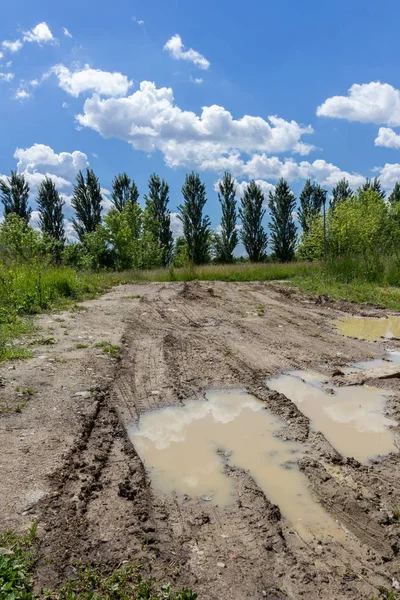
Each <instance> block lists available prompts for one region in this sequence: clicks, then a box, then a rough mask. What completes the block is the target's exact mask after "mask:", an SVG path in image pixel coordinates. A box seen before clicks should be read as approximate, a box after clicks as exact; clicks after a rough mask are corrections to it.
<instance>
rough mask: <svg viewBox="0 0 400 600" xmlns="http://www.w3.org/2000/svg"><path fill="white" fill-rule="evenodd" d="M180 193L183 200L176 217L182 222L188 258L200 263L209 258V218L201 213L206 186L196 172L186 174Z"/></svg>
mask: <svg viewBox="0 0 400 600" xmlns="http://www.w3.org/2000/svg"><path fill="white" fill-rule="evenodd" d="M182 195H183V198H184V202H183V204H180V205H179V206H178V210H179V212H180V214H179V215H178V217H179V219H180V220H181V221H182V224H183V235H184V238H185V241H186V245H187V253H188V258H189V260H190V261H191V262H192V263H194V264H195V265H201V264H203V263H205V262H207V261H208V259H209V250H210V237H211V228H210V218H209V217H208V216H207V215H206V216H204V215H203V209H204V206H205V204H206V202H207V197H206V187H205V185H204V183H202V182H201V180H200V176H199V175H198V173H194V172H192V173H189V174H188V175H186V178H185V183H184V184H183V186H182Z"/></svg>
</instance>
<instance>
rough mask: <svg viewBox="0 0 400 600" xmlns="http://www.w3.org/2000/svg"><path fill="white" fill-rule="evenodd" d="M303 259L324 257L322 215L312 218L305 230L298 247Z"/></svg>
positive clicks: (299, 256) (298, 253)
mask: <svg viewBox="0 0 400 600" xmlns="http://www.w3.org/2000/svg"><path fill="white" fill-rule="evenodd" d="M297 256H298V258H300V259H301V260H322V259H323V257H324V222H323V219H322V215H320V214H316V215H313V216H312V218H310V220H309V222H308V226H307V229H306V230H304V231H303V234H302V236H301V242H300V244H299V246H298V248H297Z"/></svg>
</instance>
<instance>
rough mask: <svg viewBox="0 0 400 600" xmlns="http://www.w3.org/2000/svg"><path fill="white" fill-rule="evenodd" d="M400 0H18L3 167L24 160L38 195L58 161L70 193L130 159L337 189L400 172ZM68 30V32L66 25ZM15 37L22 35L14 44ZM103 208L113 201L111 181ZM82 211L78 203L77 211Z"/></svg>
mask: <svg viewBox="0 0 400 600" xmlns="http://www.w3.org/2000/svg"><path fill="white" fill-rule="evenodd" d="M399 18H400V5H399V3H398V2H396V1H394V0H391V1H388V0H387V1H381V2H379V3H378V2H372V1H371V0H369V2H365V0H364V2H361V1H359V0H350V1H349V0H347V1H346V2H344V1H342V0H336V2H334V3H325V2H320V1H319V2H316V1H314V0H312V1H311V0H304V1H303V2H295V1H294V0H292V1H287V0H286V1H285V0H283V1H280V2H279V3H278V2H267V1H261V0H258V1H256V0H248V1H247V2H245V3H243V2H238V1H237V0H230V1H229V2H228V1H227V0H218V2H215V0H214V2H211V0H203V2H202V3H201V4H200V3H194V2H188V1H187V0H186V1H183V0H164V1H161V0H147V1H146V2H142V1H137V2H127V1H124V0H119V1H118V2H115V3H113V4H111V3H109V2H104V1H102V0H100V1H98V2H94V1H92V0H86V1H83V2H82V0H81V1H80V2H77V1H76V0H71V1H70V2H68V3H65V4H64V3H55V2H49V1H44V0H36V1H35V2H28V1H23V2H20V3H18V4H15V3H11V2H8V3H7V5H6V6H5V7H3V11H2V20H1V24H0V52H2V54H3V56H2V57H1V58H0V174H2V175H7V174H8V173H9V172H10V170H11V169H15V168H18V169H19V171H21V172H24V173H25V174H26V176H27V178H28V181H29V182H30V184H31V189H32V206H33V207H34V196H35V194H36V189H37V185H38V184H39V183H40V181H41V179H42V178H43V176H44V175H45V174H49V175H51V176H53V177H54V179H55V181H56V182H57V184H58V185H59V187H60V192H61V193H62V194H63V195H64V197H65V199H66V202H67V205H68V202H70V196H71V193H72V182H73V181H74V178H75V175H76V171H77V169H78V168H84V167H85V166H87V165H88V164H89V165H90V166H91V167H92V168H93V169H94V170H95V172H96V174H97V175H98V176H99V178H100V181H101V185H102V187H103V188H104V190H109V189H110V187H111V180H112V177H113V176H114V175H115V174H116V173H118V172H120V171H126V172H127V173H128V174H129V175H130V176H131V177H133V178H134V179H135V180H136V182H137V184H138V187H139V190H140V192H141V195H142V196H143V194H144V193H145V192H146V184H147V179H148V176H149V174H150V173H152V172H157V173H158V174H159V175H160V176H162V177H164V178H165V179H166V180H167V181H168V182H169V184H170V190H171V194H170V196H171V210H172V211H174V212H175V211H176V207H177V205H178V204H179V203H180V202H181V194H180V188H181V185H182V183H183V180H184V176H185V173H186V172H188V171H190V170H192V169H194V170H196V171H198V172H200V173H201V176H202V178H203V179H204V181H205V182H206V184H207V190H208V204H207V212H208V213H209V214H210V216H211V219H212V223H213V225H214V226H215V227H216V226H217V225H218V223H219V219H220V210H219V204H218V200H217V195H216V192H215V191H214V187H215V183H216V182H217V181H218V179H219V177H220V176H221V173H223V171H224V169H229V170H231V171H232V173H233V175H234V176H235V177H236V179H237V181H238V184H239V186H238V194H240V193H241V192H242V191H243V189H244V188H245V185H246V182H248V181H249V180H250V179H252V178H254V179H256V180H257V181H260V182H262V183H261V185H262V186H263V189H264V191H265V192H266V193H267V192H268V190H269V189H271V188H272V186H273V184H274V183H276V181H277V179H278V178H279V177H281V176H283V177H285V178H287V179H288V180H289V182H290V185H291V186H292V188H293V190H294V191H295V193H296V195H298V194H299V193H300V191H301V188H302V185H303V184H304V180H305V178H306V177H310V178H312V179H314V180H316V181H318V182H319V183H320V184H321V185H323V186H324V187H326V188H327V189H330V188H331V187H332V185H334V184H335V183H336V182H337V181H338V179H340V178H341V177H342V176H343V175H345V176H347V177H348V178H349V180H350V183H351V184H352V186H353V187H356V186H357V185H359V184H360V183H361V182H362V180H363V178H364V177H366V176H369V177H371V176H375V175H377V176H380V177H381V179H382V183H383V185H384V186H385V188H387V189H388V190H390V189H391V188H392V187H393V185H394V183H395V181H397V180H399V181H400V164H399V162H400V160H399V151H400V91H399V88H400V75H399V73H398V58H399V49H400V48H399V47H400V39H399V36H398V31H397V29H398V25H397V24H398V22H399ZM64 28H66V30H67V31H66V32H65V31H64ZM8 42H11V43H8ZM104 206H105V210H107V207H108V206H109V202H108V201H107V192H105V202H104ZM66 213H67V216H68V217H69V216H71V210H70V208H68V206H67V208H66Z"/></svg>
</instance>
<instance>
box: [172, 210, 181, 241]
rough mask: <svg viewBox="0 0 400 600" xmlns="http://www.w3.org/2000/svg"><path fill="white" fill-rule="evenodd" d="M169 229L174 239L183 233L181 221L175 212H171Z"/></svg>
mask: <svg viewBox="0 0 400 600" xmlns="http://www.w3.org/2000/svg"><path fill="white" fill-rule="evenodd" d="M171 231H172V236H173V238H174V240H175V239H176V238H178V237H181V236H182V235H183V223H182V221H181V220H180V218H179V217H178V213H175V212H172V213H171Z"/></svg>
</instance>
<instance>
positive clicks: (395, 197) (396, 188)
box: [388, 182, 400, 204]
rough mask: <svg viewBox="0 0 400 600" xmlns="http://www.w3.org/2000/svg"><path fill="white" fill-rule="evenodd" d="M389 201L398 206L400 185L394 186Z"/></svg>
mask: <svg viewBox="0 0 400 600" xmlns="http://www.w3.org/2000/svg"><path fill="white" fill-rule="evenodd" d="M388 200H389V202H390V204H397V203H398V202H400V183H398V182H396V183H395V184H394V187H393V190H392V193H391V194H390V196H389V198H388Z"/></svg>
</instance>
